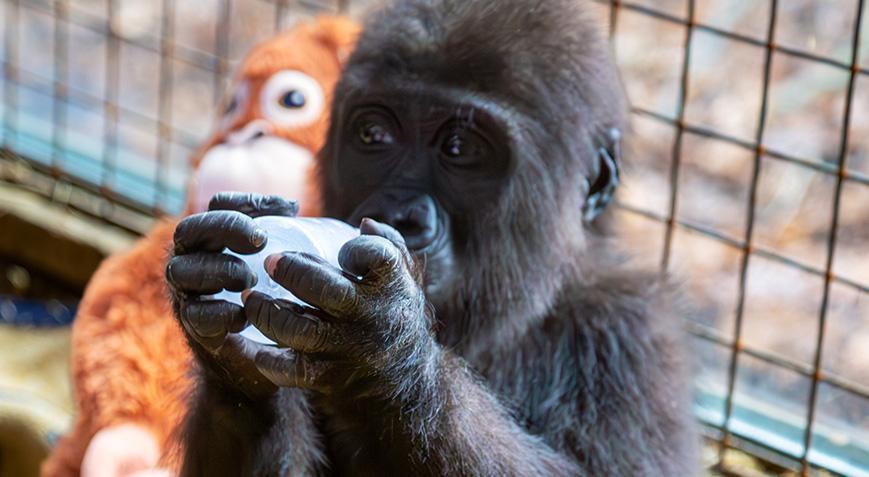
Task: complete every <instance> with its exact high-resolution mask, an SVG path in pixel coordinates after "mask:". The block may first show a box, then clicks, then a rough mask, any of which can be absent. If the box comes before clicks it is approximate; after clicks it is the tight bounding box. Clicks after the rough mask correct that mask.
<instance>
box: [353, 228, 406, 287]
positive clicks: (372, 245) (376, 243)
mask: <svg viewBox="0 0 869 477" xmlns="http://www.w3.org/2000/svg"><path fill="white" fill-rule="evenodd" d="M338 263H339V264H340V265H341V268H343V269H344V270H347V271H348V272H350V273H351V274H353V275H355V276H359V277H364V278H367V279H374V280H376V281H388V280H390V279H392V278H393V277H394V274H395V272H396V271H397V270H400V268H401V265H402V264H403V263H404V257H403V252H402V251H401V249H399V248H398V247H397V246H396V245H395V244H394V243H393V242H392V241H391V240H389V239H387V238H384V237H381V236H379V235H360V236H359V237H356V238H354V239H353V240H350V241H349V242H347V243H345V244H344V246H343V247H341V250H340V251H339V252H338Z"/></svg>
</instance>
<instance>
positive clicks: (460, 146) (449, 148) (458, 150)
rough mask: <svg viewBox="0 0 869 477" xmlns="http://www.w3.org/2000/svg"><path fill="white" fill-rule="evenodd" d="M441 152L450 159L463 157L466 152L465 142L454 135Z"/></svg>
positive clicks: (445, 143)
mask: <svg viewBox="0 0 869 477" xmlns="http://www.w3.org/2000/svg"><path fill="white" fill-rule="evenodd" d="M441 150H442V151H443V153H444V154H446V155H447V156H449V157H461V156H462V155H463V154H464V152H465V140H464V139H462V138H461V137H460V136H459V135H457V134H453V135H452V136H450V137H449V138H448V139H447V140H446V141H445V142H444V145H443V147H442V148H441Z"/></svg>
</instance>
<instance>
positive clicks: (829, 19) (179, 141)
mask: <svg viewBox="0 0 869 477" xmlns="http://www.w3.org/2000/svg"><path fill="white" fill-rule="evenodd" d="M593 3H594V5H595V8H596V9H597V11H598V13H599V15H600V19H601V29H602V30H605V31H606V32H608V33H609V34H611V35H612V41H613V48H614V51H615V54H616V57H617V59H618V62H619V64H620V66H621V68H622V72H623V78H624V82H625V87H626V89H627V91H628V94H629V96H630V99H631V102H632V107H633V109H632V111H633V115H632V116H633V118H632V120H633V122H632V125H633V131H632V134H631V139H630V141H629V143H628V144H626V145H625V148H626V154H625V155H626V157H627V164H626V165H625V174H624V177H625V178H624V182H623V187H622V190H621V193H620V194H621V195H620V197H619V199H618V201H619V204H618V209H617V216H618V218H619V220H618V223H619V233H620V234H621V235H623V237H624V239H625V240H626V243H627V244H628V249H629V251H630V252H631V253H632V254H633V255H634V256H635V257H636V259H637V260H638V261H641V262H643V263H645V264H646V265H649V266H652V267H661V268H663V269H665V270H670V271H672V272H673V273H674V274H675V276H677V277H679V278H680V281H681V283H682V284H683V287H684V288H685V290H686V291H687V295H688V296H689V298H690V301H691V304H692V306H693V308H694V313H692V315H691V316H690V319H689V321H688V322H687V323H686V328H687V330H688V331H689V332H690V335H691V336H692V345H693V347H694V350H695V353H694V355H695V357H696V366H697V370H698V378H697V383H696V384H697V386H696V387H697V402H696V407H695V408H696V412H697V416H698V418H699V419H700V420H701V421H702V422H703V423H704V430H705V432H706V435H707V437H708V438H709V442H710V445H709V446H708V447H707V449H706V453H705V456H704V458H705V460H706V462H707V463H708V464H709V465H710V466H713V467H715V468H716V472H721V473H723V474H731V475H732V474H736V475H763V474H789V473H804V474H807V473H815V472H820V473H825V474H841V475H869V301H867V293H869V32H867V31H866V30H867V29H869V26H867V23H869V20H867V17H869V2H864V1H862V0H785V1H778V2H777V1H773V0H634V1H631V2H625V1H620V0H613V1H612V2H610V1H606V0H599V1H595V2H593ZM373 4H376V2H374V1H372V0H361V1H353V0H346V1H343V2H338V1H333V2H329V1H321V2H317V1H304V0H55V1H50V0H2V2H0V15H2V21H0V30H2V33H0V60H2V62H3V71H2V76H0V94H2V100H0V133H2V142H0V145H2V156H0V325H2V326H4V327H7V328H9V329H11V328H15V329H21V328H31V329H32V328H34V327H39V328H40V329H42V330H44V333H45V334H46V335H52V336H56V346H53V347H51V348H50V349H49V350H45V349H40V350H39V351H38V356H31V355H30V354H28V353H29V351H28V346H27V343H26V342H25V341H22V340H21V339H19V338H18V337H17V336H16V335H9V336H11V337H9V338H6V337H5V336H6V335H0V353H2V354H3V356H4V359H3V360H2V361H4V362H3V363H0V402H2V401H3V399H7V400H9V401H10V402H11V401H15V399H21V397H22V396H29V395H30V394H27V393H31V394H32V395H33V396H36V397H34V398H33V399H35V400H36V401H39V402H44V406H43V409H42V410H40V411H39V412H38V413H37V414H39V413H41V414H39V416H38V419H41V420H42V421H44V422H45V424H44V425H45V426H46V427H47V428H49V429H50V431H51V432H52V433H57V432H62V430H63V429H64V426H66V425H68V423H69V420H70V413H71V411H72V406H71V404H70V400H69V385H68V382H67V378H66V375H65V373H66V372H67V370H66V368H65V366H67V365H66V362H65V358H66V355H67V354H68V328H67V326H68V324H69V322H70V321H71V320H72V317H73V316H74V310H75V305H76V302H77V300H78V298H79V297H80V296H81V292H82V290H83V288H84V286H85V284H86V283H87V280H88V278H89V277H90V274H91V273H92V272H93V270H94V269H95V267H96V266H97V264H98V263H99V261H100V260H101V259H102V258H103V257H105V256H106V255H108V254H111V253H113V252H116V251H119V250H123V249H125V248H126V247H128V246H129V244H130V243H131V241H132V240H133V239H134V238H135V237H136V236H137V235H138V234H141V233H144V232H145V231H147V230H148V228H149V227H150V225H151V224H152V223H153V220H154V218H155V217H159V216H161V215H165V214H175V213H178V212H180V210H181V207H182V205H183V203H184V189H185V181H186V180H187V175H188V172H189V164H188V160H189V158H190V156H191V154H192V152H193V151H194V150H195V149H196V147H197V146H198V145H199V143H200V142H201V141H202V140H203V139H204V138H205V137H206V136H207V134H208V133H209V131H210V128H211V126H212V121H213V118H214V117H215V116H216V115H217V109H216V108H217V107H218V105H219V103H220V100H221V98H222V95H223V94H224V92H225V91H226V88H227V86H228V80H229V79H230V77H231V74H232V71H233V67H234V66H235V65H236V63H237V62H238V60H239V59H240V58H242V56H243V55H244V54H245V53H246V52H247V51H248V49H249V48H250V47H251V46H252V45H253V44H254V43H256V42H258V41H260V40H263V39H265V38H267V37H269V36H270V35H272V34H273V33H274V32H276V31H280V30H282V29H285V28H287V27H289V26H291V25H292V24H294V23H295V22H296V21H298V20H299V19H300V18H305V17H308V16H311V15H313V14H316V13H317V12H320V11H329V12H337V11H346V12H349V13H350V14H352V15H360V14H361V13H362V12H364V11H366V9H368V8H369V7H370V6H371V5H373ZM4 341H5V342H4ZM4 348H5V349H6V350H7V351H6V352H3V351H2V350H3V349H4ZM12 349H14V350H15V351H14V353H9V352H8V350H12ZM6 354H10V355H11V356H10V357H9V358H6V357H5V356H6ZM33 363H38V367H39V368H40V373H35V372H33V371H34V370H35V368H33V366H37V365H34V364H33ZM45 368H48V371H46V369H45ZM35 374H39V377H38V378H37V377H34V375H35ZM47 389H48V390H50V392H46V390H47ZM4 396H8V397H6V398H4ZM33 399H31V402H35V401H34V400H33ZM15 409H18V408H15V407H14V406H13V410H15ZM0 416H2V408H0ZM0 422H2V418H0Z"/></svg>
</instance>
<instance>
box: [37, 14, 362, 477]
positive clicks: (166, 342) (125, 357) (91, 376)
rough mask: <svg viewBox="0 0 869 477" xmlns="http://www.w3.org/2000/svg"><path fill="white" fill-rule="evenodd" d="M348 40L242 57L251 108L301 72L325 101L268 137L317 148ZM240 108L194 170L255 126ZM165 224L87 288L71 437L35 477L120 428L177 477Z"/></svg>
mask: <svg viewBox="0 0 869 477" xmlns="http://www.w3.org/2000/svg"><path fill="white" fill-rule="evenodd" d="M358 31H359V27H358V26H357V25H356V24H355V23H354V22H352V21H350V20H347V19H343V18H337V17H321V18H319V19H317V20H316V21H314V22H309V23H303V24H300V25H298V26H297V27H295V28H294V29H292V30H291V31H289V32H287V33H285V34H282V35H279V36H277V37H275V38H273V39H271V40H268V41H266V42H264V43H262V44H261V45H259V46H257V47H256V48H255V49H254V50H253V51H252V52H251V54H250V55H249V57H248V59H247V60H246V61H245V63H244V64H243V65H242V67H241V69H240V72H239V78H240V79H245V80H247V81H249V82H250V84H251V85H252V86H253V88H252V96H251V97H253V98H256V97H257V95H258V93H259V88H260V87H261V85H262V83H263V82H264V81H265V80H266V79H267V78H268V76H269V75H270V74H271V73H274V72H275V71H278V70H281V69H296V70H301V71H304V72H306V73H307V74H309V75H310V76H312V77H314V78H315V79H316V80H317V81H319V82H320V84H321V86H322V88H323V90H324V91H326V92H327V103H326V104H327V108H326V111H325V112H324V115H323V116H324V117H322V118H320V119H319V120H318V121H317V122H316V123H314V124H312V125H310V126H308V127H305V128H299V129H295V130H275V131H274V134H276V135H279V136H282V137H284V138H286V139H289V140H291V141H293V142H295V143H296V144H298V145H300V146H303V147H305V148H308V149H309V150H311V151H312V152H316V151H317V150H318V149H319V148H320V147H321V146H322V144H323V141H324V137H325V134H326V128H327V126H328V104H330V103H331V99H332V97H331V90H332V89H333V87H334V85H335V82H336V81H337V80H338V77H339V75H340V69H341V63H342V61H343V59H344V58H345V57H346V55H347V53H348V52H349V49H350V48H352V45H353V42H354V41H355V38H356V35H357V34H358ZM249 103H250V104H249V105H247V106H246V107H247V108H248V109H247V110H246V111H245V112H244V114H243V115H242V116H241V117H240V118H239V119H238V120H236V121H235V123H234V124H231V125H224V130H220V128H218V130H216V131H215V132H214V134H213V135H212V137H211V138H210V139H209V140H208V141H206V143H205V144H204V146H203V148H202V150H201V151H200V152H199V153H198V154H197V157H195V158H193V160H192V161H193V164H194V167H195V166H196V165H198V163H199V159H200V158H201V155H202V154H203V153H204V152H205V151H207V149H208V148H209V147H211V146H214V145H215V144H219V143H220V142H221V141H222V140H223V138H224V137H225V135H226V134H227V133H229V132H230V131H233V130H236V129H238V128H240V127H241V126H243V125H244V124H245V123H247V122H248V121H251V120H253V119H256V118H258V117H260V115H259V105H258V101H256V100H253V101H250V102H249ZM309 177H311V176H309ZM309 189H310V188H309ZM305 202H307V203H308V204H311V206H308V207H307V208H306V209H305V210H303V212H305V213H308V214H312V213H316V212H317V210H318V206H317V204H318V202H317V201H316V200H315V197H309V198H308V200H306V201H304V202H303V203H305ZM188 211H189V207H188ZM175 224H176V221H175V220H162V221H160V222H159V223H157V224H156V225H155V227H154V228H153V229H152V230H151V231H150V233H148V234H147V235H146V236H145V237H143V238H142V239H140V240H139V241H138V242H137V243H136V245H135V246H134V247H133V248H132V249H131V250H130V251H128V252H126V253H122V254H119V255H116V256H113V257H110V258H109V259H107V260H106V261H105V262H104V263H103V264H102V265H101V266H100V268H99V270H98V271H97V272H96V274H95V275H94V276H93V278H92V279H91V282H90V284H89V285H88V288H87V290H86V291H85V295H84V297H83V299H82V302H81V305H80V308H79V312H78V316H77V317H76V320H75V322H74V324H73V334H72V374H73V376H72V378H73V388H74V392H75V400H76V404H77V407H78V415H77V417H76V420H75V423H74V425H73V428H72V429H71V430H70V432H69V433H68V434H67V435H66V436H65V437H63V438H62V439H61V440H60V441H59V442H58V444H57V446H56V447H55V449H54V451H53V452H52V454H51V456H50V457H49V459H48V460H47V461H46V462H45V463H44V464H43V467H42V474H43V475H44V476H48V477H55V476H75V475H79V472H80V466H81V461H82V457H83V455H84V453H85V450H86V449H87V446H88V444H89V442H90V440H91V438H92V437H93V435H94V434H95V433H96V432H97V431H99V430H100V429H103V428H105V427H107V426H111V425H115V424H120V423H134V424H139V425H141V426H143V427H145V428H147V429H150V430H151V432H152V433H153V435H154V437H155V439H156V440H157V441H158V444H159V445H160V446H161V448H162V449H163V464H164V465H166V466H167V467H169V468H177V464H178V463H177V462H175V458H176V457H175V456H177V455H178V454H179V453H178V446H179V443H178V442H177V441H176V435H175V431H176V429H177V426H178V424H179V423H180V421H181V419H182V417H183V416H184V414H185V412H186V402H185V396H186V394H187V393H188V391H189V389H190V385H191V380H190V373H189V371H190V366H191V356H190V352H189V350H188V348H187V344H186V343H185V339H184V336H183V334H182V332H181V330H180V328H179V326H178V325H177V322H176V321H175V319H174V317H173V316H172V313H171V309H170V308H171V307H170V304H169V300H168V293H167V290H166V285H165V281H164V278H163V274H164V267H165V263H166V259H167V256H168V250H169V248H170V247H171V243H172V233H173V231H174V228H175Z"/></svg>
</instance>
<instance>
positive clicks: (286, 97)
mask: <svg viewBox="0 0 869 477" xmlns="http://www.w3.org/2000/svg"><path fill="white" fill-rule="evenodd" d="M280 103H281V106H283V107H285V108H291V109H293V108H295V109H298V108H302V107H304V106H305V95H304V94H302V93H300V92H299V91H298V90H295V89H294V90H290V91H287V92H286V93H284V94H283V96H281V99H280Z"/></svg>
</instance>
